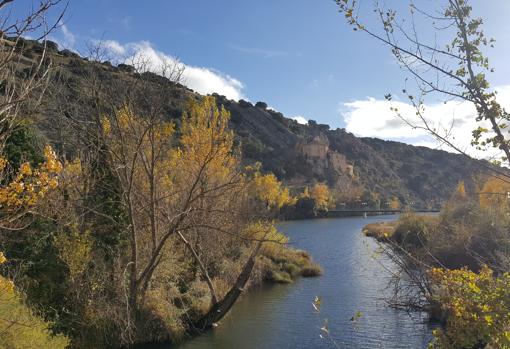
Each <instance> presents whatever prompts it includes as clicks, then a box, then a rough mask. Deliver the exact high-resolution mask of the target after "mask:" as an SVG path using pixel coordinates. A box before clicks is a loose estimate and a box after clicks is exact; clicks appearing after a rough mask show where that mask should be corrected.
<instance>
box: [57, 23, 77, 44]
mask: <svg viewBox="0 0 510 349" xmlns="http://www.w3.org/2000/svg"><path fill="white" fill-rule="evenodd" d="M60 30H61V31H62V35H63V37H64V40H63V41H62V42H61V43H62V44H63V45H64V46H65V47H66V48H73V47H74V44H75V43H76V35H74V34H73V33H72V32H71V31H70V30H69V28H67V26H66V25H65V24H62V25H61V26H60Z"/></svg>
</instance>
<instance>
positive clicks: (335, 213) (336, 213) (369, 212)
mask: <svg viewBox="0 0 510 349" xmlns="http://www.w3.org/2000/svg"><path fill="white" fill-rule="evenodd" d="M402 212H414V213H438V212H439V210H416V211H409V210H374V209H352V210H331V211H328V212H326V213H325V217H328V218H336V217H351V216H379V215H390V214H399V213H402Z"/></svg>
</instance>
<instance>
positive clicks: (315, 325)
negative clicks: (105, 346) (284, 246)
mask: <svg viewBox="0 0 510 349" xmlns="http://www.w3.org/2000/svg"><path fill="white" fill-rule="evenodd" d="M394 218H395V217H394V216H386V217H384V216H379V217H368V218H361V217H351V218H327V219H312V220H299V221H287V222H281V223H280V224H279V226H278V229H279V230H280V231H281V232H283V233H284V234H285V235H287V236H288V237H289V239H290V241H289V245H290V246H291V247H292V248H296V249H300V250H306V251H308V252H309V253H310V254H311V255H313V256H314V258H315V260H316V262H317V263H319V264H320V265H321V266H322V268H324V275H323V276H321V277H320V278H317V279H310V278H297V279H295V281H294V283H293V284H276V285H272V286H270V285H269V284H265V285H267V286H262V287H258V288H257V289H253V290H252V291H250V292H246V294H244V295H243V297H242V298H241V299H240V300H239V301H238V303H236V305H235V306H234V308H233V309H232V311H231V313H230V314H229V315H227V316H226V317H225V318H224V319H223V320H222V321H221V323H220V324H219V326H218V327H216V328H214V329H213V330H212V331H208V332H206V333H204V334H203V335H201V336H199V337H195V338H192V339H190V340H187V341H185V342H182V343H180V344H179V345H174V346H171V345H166V346H165V345H158V346H144V347H140V348H139V349H210V348H222V349H238V348H243V349H273V348H296V349H308V348H329V347H330V346H329V343H326V342H325V341H324V340H323V339H321V338H320V337H319V334H320V327H322V326H323V321H324V319H328V327H329V330H330V333H331V335H332V336H334V338H335V340H337V342H338V343H340V345H341V347H342V348H352V349H376V348H377V349H407V348H415V349H425V348H426V347H427V344H428V342H429V341H430V338H431V329H430V328H429V326H428V324H427V321H426V320H427V317H426V314H424V313H420V312H413V313H407V312H405V311H400V310H396V309H392V308H390V307H388V306H387V304H386V302H385V299H386V297H388V296H389V293H388V289H387V285H388V280H389V278H390V275H391V271H392V270H393V268H394V266H393V265H392V263H391V261H387V260H385V258H384V257H381V258H382V259H381V262H382V263H384V266H383V265H381V263H374V261H373V256H374V252H375V251H376V250H377V249H378V245H377V243H376V241H375V240H374V239H370V238H366V237H365V236H364V235H362V234H360V231H361V229H362V228H363V226H364V225H366V224H367V223H375V222H376V220H391V219H394ZM316 296H320V297H321V300H322V307H321V312H320V313H317V312H315V311H314V309H313V307H312V302H313V300H314V298H315V297H316ZM357 312H361V313H362V316H361V318H359V319H358V320H357V321H356V322H355V323H353V322H351V321H350V319H351V318H352V317H353V315H354V314H356V313H357Z"/></svg>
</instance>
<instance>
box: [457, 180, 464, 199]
mask: <svg viewBox="0 0 510 349" xmlns="http://www.w3.org/2000/svg"><path fill="white" fill-rule="evenodd" d="M455 196H457V197H459V198H465V197H466V186H465V185H464V181H460V182H459V183H458V184H457V189H456V190H455Z"/></svg>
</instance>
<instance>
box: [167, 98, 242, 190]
mask: <svg viewBox="0 0 510 349" xmlns="http://www.w3.org/2000/svg"><path fill="white" fill-rule="evenodd" d="M229 120H230V113H229V112H228V111H227V110H225V109H224V108H223V107H221V109H218V107H217V105H216V100H215V99H214V97H211V96H208V97H205V98H203V99H202V100H201V101H200V102H195V101H193V100H190V101H189V102H188V105H187V108H186V112H185V113H184V115H183V119H182V126H181V138H180V149H179V152H178V153H177V155H178V156H180V157H181V160H185V165H186V166H187V168H188V169H189V171H190V172H193V173H198V172H200V171H201V170H202V171H206V175H207V177H208V178H210V179H213V178H214V179H215V180H217V181H218V180H219V181H223V180H225V179H228V178H229V177H230V176H231V175H232V169H233V168H234V167H235V166H236V165H237V160H238V159H237V157H236V156H235V154H233V143H234V134H233V132H232V131H231V130H230V129H229V127H228V122H229Z"/></svg>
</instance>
